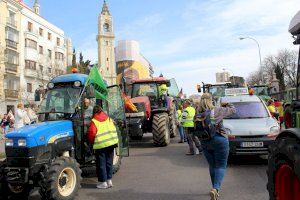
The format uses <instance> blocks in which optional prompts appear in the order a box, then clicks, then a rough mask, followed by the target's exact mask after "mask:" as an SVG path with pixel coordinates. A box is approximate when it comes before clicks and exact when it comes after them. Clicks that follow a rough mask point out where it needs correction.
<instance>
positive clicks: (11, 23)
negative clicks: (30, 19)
mask: <svg viewBox="0 0 300 200" xmlns="http://www.w3.org/2000/svg"><path fill="white" fill-rule="evenodd" d="M6 23H7V25H9V26H12V27H14V28H17V21H16V20H15V19H13V18H11V17H7V19H6Z"/></svg>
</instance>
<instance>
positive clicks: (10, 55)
mask: <svg viewBox="0 0 300 200" xmlns="http://www.w3.org/2000/svg"><path fill="white" fill-rule="evenodd" d="M5 55H6V57H7V63H8V64H13V65H19V54H18V52H16V51H13V50H10V49H6V50H5Z"/></svg>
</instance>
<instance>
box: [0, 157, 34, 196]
mask: <svg viewBox="0 0 300 200" xmlns="http://www.w3.org/2000/svg"><path fill="white" fill-rule="evenodd" d="M5 167H6V165H5V162H1V163H0V199H3V200H7V199H10V200H19V199H24V200H25V199H28V198H29V195H30V191H31V188H30V187H29V186H28V184H9V183H7V181H6V177H5V176H6V175H5V172H4V169H5Z"/></svg>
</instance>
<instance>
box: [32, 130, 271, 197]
mask: <svg viewBox="0 0 300 200" xmlns="http://www.w3.org/2000/svg"><path fill="white" fill-rule="evenodd" d="M187 149H188V147H187V144H178V143H177V139H174V140H173V141H172V144H171V145H170V146H168V147H164V148H155V147H153V146H152V143H151V136H150V135H149V136H147V137H146V138H144V139H143V141H141V142H134V143H132V145H131V149H130V157H129V158H124V159H123V163H122V167H121V170H120V171H119V172H118V173H117V174H116V175H115V176H114V178H113V183H114V185H115V187H114V188H113V189H108V190H98V189H95V186H96V179H95V178H87V179H84V181H83V184H82V189H81V190H80V192H79V194H78V197H77V198H76V199H77V200H81V199H84V200H94V199H95V200H96V199H97V200H99V199H105V200H206V199H208V200H209V199H210V197H209V195H208V192H209V190H210V189H211V184H210V178H209V174H208V165H207V163H206V160H205V158H204V157H203V156H200V155H195V156H186V155H185V152H186V151H187ZM266 164H267V162H266V160H263V159H260V158H255V157H246V158H240V157H237V158H234V159H233V160H232V161H231V163H230V164H229V167H228V171H227V174H226V177H225V180H224V184H223V189H222V191H221V198H220V199H221V200H234V199H238V200H253V199H255V200H267V199H268V195H267V190H266V182H267V177H266V173H265V171H266ZM30 199H31V200H39V199H40V198H39V196H38V195H37V193H36V192H35V193H34V194H33V195H32V197H31V198H30Z"/></svg>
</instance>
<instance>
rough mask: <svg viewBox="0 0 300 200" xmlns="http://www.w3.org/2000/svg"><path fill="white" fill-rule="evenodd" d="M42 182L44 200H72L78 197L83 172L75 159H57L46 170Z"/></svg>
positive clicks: (41, 192) (41, 189)
mask: <svg viewBox="0 0 300 200" xmlns="http://www.w3.org/2000/svg"><path fill="white" fill-rule="evenodd" d="M43 177H44V178H43V180H42V181H41V188H40V194H41V196H42V197H43V199H55V200H71V199H74V197H75V196H76V194H77V192H78V190H79V188H80V182H81V170H80V168H79V164H78V163H77V162H76V160H75V159H73V158H70V157H59V158H56V159H55V160H54V161H53V162H52V163H51V165H50V166H49V168H48V169H47V170H46V172H45V173H44V176H43Z"/></svg>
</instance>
